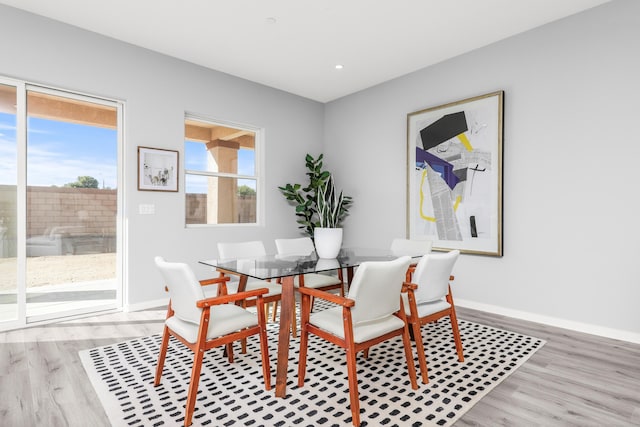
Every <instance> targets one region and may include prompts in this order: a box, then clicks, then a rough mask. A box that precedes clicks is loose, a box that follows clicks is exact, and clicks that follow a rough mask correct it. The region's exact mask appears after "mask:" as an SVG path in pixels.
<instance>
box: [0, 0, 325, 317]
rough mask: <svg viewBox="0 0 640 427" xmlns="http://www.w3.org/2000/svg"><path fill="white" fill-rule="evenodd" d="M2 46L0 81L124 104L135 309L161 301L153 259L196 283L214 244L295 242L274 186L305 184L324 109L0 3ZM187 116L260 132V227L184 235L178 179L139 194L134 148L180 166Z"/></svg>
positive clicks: (288, 213)
mask: <svg viewBox="0 0 640 427" xmlns="http://www.w3.org/2000/svg"><path fill="white" fill-rule="evenodd" d="M0 39H2V40H3V43H2V54H1V55H0V75H3V76H5V77H13V78H17V79H23V80H27V81H30V82H35V83H41V84H47V85H52V86H54V87H59V88H63V89H68V90H72V91H79V92H82V93H87V94H93V95H102V96H106V97H109V98H115V99H119V100H124V101H125V103H126V105H125V138H126V141H125V147H124V150H125V158H126V160H125V165H124V169H125V174H126V177H125V183H124V186H121V188H122V189H124V191H125V207H124V208H125V210H124V217H125V226H126V242H127V247H128V250H127V252H126V254H127V257H126V263H125V264H126V266H127V270H126V274H125V279H126V282H127V284H128V289H129V294H128V301H129V304H131V305H132V306H133V307H136V306H137V307H139V306H143V305H145V304H147V303H152V302H154V301H158V300H163V299H164V298H166V294H165V292H164V288H163V286H162V283H161V281H160V277H159V275H158V274H157V272H156V269H155V267H154V265H153V257H154V256H155V255H162V256H164V257H165V258H167V259H169V260H176V261H178V260H180V261H185V262H188V263H190V264H192V265H193V267H194V268H195V269H196V271H197V274H198V275H200V276H204V275H205V274H207V273H208V270H207V269H205V268H204V267H202V266H198V265H197V261H198V260H201V259H206V258H215V257H216V256H217V251H216V248H215V244H216V242H217V241H226V240H248V239H261V240H264V241H265V244H266V245H267V247H268V248H269V250H271V251H275V246H274V244H273V239H274V238H277V237H294V236H297V229H296V226H295V222H294V211H293V209H292V208H291V207H290V206H289V205H287V203H286V201H285V199H284V198H283V197H282V196H281V195H280V192H279V190H277V186H278V185H283V184H285V183H287V182H291V181H292V180H296V179H297V180H300V179H303V177H304V173H305V169H304V156H305V154H306V153H307V152H309V153H313V154H317V153H320V152H321V151H322V140H323V114H324V113H323V108H324V107H323V105H322V104H320V103H317V102H314V101H310V100H308V99H304V98H301V97H297V96H293V95H291V94H287V93H285V92H282V91H278V90H275V89H272V88H268V87H265V86H262V85H258V84H255V83H251V82H248V81H246V80H242V79H239V78H236V77H233V76H230V75H227V74H223V73H219V72H215V71H211V70H207V69H205V68H202V67H198V66H195V65H193V64H190V63H186V62H183V61H179V60H176V59H173V58H169V57H167V56H163V55H159V54H156V53H153V52H150V51H148V50H144V49H140V48H137V47H134V46H131V45H128V44H124V43H121V42H117V41H115V40H112V39H109V38H106V37H102V36H99V35H97V34H95V33H90V32H87V31H84V30H80V29H78V28H75V27H71V26H68V25H64V24H61V23H58V22H55V21H52V20H49V19H44V18H42V17H38V16H35V15H32V14H28V13H26V12H22V11H19V10H17V9H13V8H9V7H6V6H2V5H0ZM239 54H240V53H239ZM249 54H250V53H249ZM185 111H188V112H193V113H198V114H201V115H203V116H207V117H211V118H213V119H218V120H225V121H231V122H234V123H240V124H249V125H252V126H258V127H262V128H263V129H264V132H265V136H266V160H265V166H266V171H267V172H266V174H267V175H266V182H265V191H266V199H267V203H266V224H265V226H263V227H247V226H235V227H217V228H198V229H186V228H185V226H184V183H183V180H182V179H181V180H180V192H179V193H157V192H141V191H137V180H136V171H137V163H136V158H137V147H138V146H140V145H142V146H151V147H158V148H168V149H175V150H178V151H180V158H181V159H183V156H182V149H183V139H184V114H185ZM283 159H284V161H283ZM286 159H291V161H287V160H286ZM180 168H181V170H182V165H180ZM292 176H293V178H292ZM296 177H297V178H296ZM139 204H154V205H155V211H156V213H155V215H139V214H138V205H139Z"/></svg>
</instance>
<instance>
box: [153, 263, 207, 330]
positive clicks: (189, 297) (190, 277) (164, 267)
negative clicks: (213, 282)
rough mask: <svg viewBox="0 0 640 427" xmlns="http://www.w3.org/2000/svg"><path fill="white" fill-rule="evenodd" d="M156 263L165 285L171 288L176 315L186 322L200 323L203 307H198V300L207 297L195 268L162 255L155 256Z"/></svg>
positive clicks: (172, 303) (172, 306)
mask: <svg viewBox="0 0 640 427" xmlns="http://www.w3.org/2000/svg"><path fill="white" fill-rule="evenodd" d="M155 263H156V266H157V267H158V269H159V270H160V274H161V275H162V278H163V279H164V282H165V283H164V285H165V286H166V287H167V288H168V289H169V296H170V298H171V308H172V309H173V311H174V315H175V316H176V317H177V318H179V319H182V320H184V321H186V322H191V323H195V324H196V325H197V324H199V323H200V316H201V314H202V309H201V308H198V307H196V301H198V300H201V299H204V298H205V297H204V292H203V290H202V286H200V282H199V281H198V279H197V278H196V276H195V274H193V270H191V268H190V267H189V266H188V265H187V264H184V263H181V262H167V261H165V260H164V259H163V258H162V257H160V256H157V257H155Z"/></svg>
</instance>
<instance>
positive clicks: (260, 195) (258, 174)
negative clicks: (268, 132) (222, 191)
mask: <svg viewBox="0 0 640 427" xmlns="http://www.w3.org/2000/svg"><path fill="white" fill-rule="evenodd" d="M187 120H192V121H199V122H202V123H205V124H209V125H214V126H223V127H228V128H234V129H238V130H244V131H248V132H253V133H254V135H255V136H254V162H255V164H254V172H255V175H244V174H239V173H238V174H234V173H229V172H213V171H202V170H194V169H188V168H187V153H186V143H187V140H188V139H187V135H186V132H184V135H183V143H182V144H183V145H182V148H183V152H184V154H183V155H182V159H183V160H182V161H183V167H182V170H183V172H182V178H183V182H184V183H185V184H184V202H185V209H184V210H183V211H184V223H185V228H203V227H256V226H263V224H264V220H263V218H264V181H265V179H264V155H263V151H264V134H265V131H264V129H263V128H260V127H257V126H252V125H247V124H240V123H236V122H229V121H224V120H217V119H211V118H209V117H206V116H203V115H200V114H197V113H190V112H185V115H184V122H183V124H184V127H186V122H187ZM187 175H191V176H204V177H207V178H232V179H251V180H255V181H256V221H255V222H242V223H235V222H234V223H223V224H210V223H206V224H187V216H186V203H187V194H189V193H187Z"/></svg>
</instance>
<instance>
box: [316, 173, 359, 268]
mask: <svg viewBox="0 0 640 427" xmlns="http://www.w3.org/2000/svg"><path fill="white" fill-rule="evenodd" d="M350 205H351V197H349V196H345V195H344V194H343V193H342V191H341V192H340V194H338V192H337V191H336V189H335V186H334V183H333V176H332V175H329V178H328V179H327V180H326V181H325V183H324V185H323V186H322V187H320V188H319V189H318V193H317V197H316V207H317V210H318V224H317V225H316V227H315V228H314V241H315V245H316V252H317V254H318V257H320V258H335V257H336V256H338V253H339V252H340V247H341V246H342V228H340V224H341V223H342V220H343V219H344V217H345V216H346V215H347V212H348V210H349V206H350Z"/></svg>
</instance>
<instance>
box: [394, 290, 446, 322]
mask: <svg viewBox="0 0 640 427" xmlns="http://www.w3.org/2000/svg"><path fill="white" fill-rule="evenodd" d="M402 299H403V304H404V312H405V313H406V314H407V315H410V314H411V308H410V307H409V298H408V297H407V294H402ZM416 308H417V309H418V317H425V316H430V315H432V314H433V313H438V312H440V311H443V310H448V309H449V308H451V304H449V303H448V302H447V300H445V299H437V300H435V301H429V302H421V303H418V304H416Z"/></svg>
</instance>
